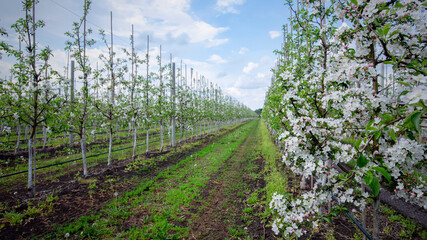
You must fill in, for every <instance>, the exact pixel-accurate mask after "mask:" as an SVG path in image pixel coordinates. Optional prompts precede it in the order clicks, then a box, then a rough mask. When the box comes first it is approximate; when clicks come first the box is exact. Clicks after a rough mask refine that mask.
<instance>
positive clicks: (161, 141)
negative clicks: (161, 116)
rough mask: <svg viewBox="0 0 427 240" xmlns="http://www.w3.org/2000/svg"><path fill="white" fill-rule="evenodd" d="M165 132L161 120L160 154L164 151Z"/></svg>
mask: <svg viewBox="0 0 427 240" xmlns="http://www.w3.org/2000/svg"><path fill="white" fill-rule="evenodd" d="M163 131H164V127H163V121H162V120H160V152H162V151H163Z"/></svg>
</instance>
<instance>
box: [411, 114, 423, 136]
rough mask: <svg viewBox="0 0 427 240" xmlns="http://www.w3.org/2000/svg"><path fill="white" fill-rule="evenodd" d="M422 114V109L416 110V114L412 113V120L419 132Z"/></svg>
mask: <svg viewBox="0 0 427 240" xmlns="http://www.w3.org/2000/svg"><path fill="white" fill-rule="evenodd" d="M421 115H422V114H421V112H420V111H416V112H415V113H414V114H412V117H411V122H412V124H414V126H415V130H417V132H420V123H421Z"/></svg>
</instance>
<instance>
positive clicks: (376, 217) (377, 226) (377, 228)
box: [372, 193, 381, 240]
mask: <svg viewBox="0 0 427 240" xmlns="http://www.w3.org/2000/svg"><path fill="white" fill-rule="evenodd" d="M380 211H381V209H380V193H378V196H376V197H375V198H374V209H373V213H372V217H373V219H372V221H373V227H374V229H373V234H372V235H373V236H372V237H373V238H374V239H375V240H377V239H380V233H381V212H380Z"/></svg>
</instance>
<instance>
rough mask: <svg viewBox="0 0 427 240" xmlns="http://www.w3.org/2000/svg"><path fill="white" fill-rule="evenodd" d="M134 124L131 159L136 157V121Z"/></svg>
mask: <svg viewBox="0 0 427 240" xmlns="http://www.w3.org/2000/svg"><path fill="white" fill-rule="evenodd" d="M133 124H134V131H133V152H132V159H133V160H135V157H136V136H137V134H138V126H137V124H136V122H134V123H133Z"/></svg>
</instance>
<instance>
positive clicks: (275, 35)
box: [268, 31, 282, 39]
mask: <svg viewBox="0 0 427 240" xmlns="http://www.w3.org/2000/svg"><path fill="white" fill-rule="evenodd" d="M268 34H270V37H271V39H275V38H278V37H280V35H282V34H281V33H280V32H279V31H270V32H268Z"/></svg>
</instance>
